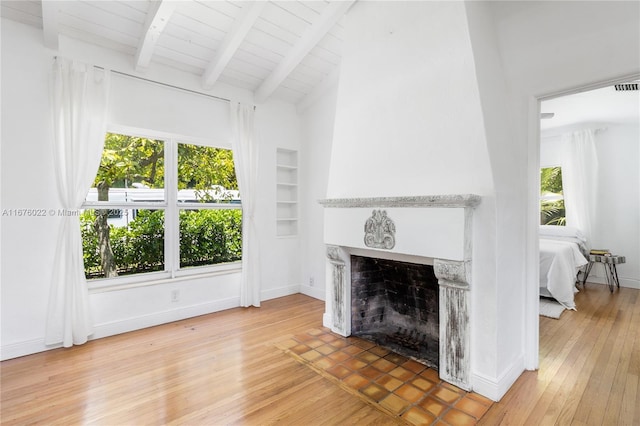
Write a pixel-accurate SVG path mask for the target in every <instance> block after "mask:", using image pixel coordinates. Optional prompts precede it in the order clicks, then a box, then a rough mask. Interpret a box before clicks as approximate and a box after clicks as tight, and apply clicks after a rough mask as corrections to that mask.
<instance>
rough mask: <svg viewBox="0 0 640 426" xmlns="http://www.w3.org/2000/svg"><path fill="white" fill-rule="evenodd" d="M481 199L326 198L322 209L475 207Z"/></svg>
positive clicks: (471, 196) (449, 196)
mask: <svg viewBox="0 0 640 426" xmlns="http://www.w3.org/2000/svg"><path fill="white" fill-rule="evenodd" d="M480 199H481V197H480V196H479V195H475V194H447V195H418V196H405V197H371V198H328V199H325V200H319V201H318V202H319V203H320V204H321V205H322V206H323V207H338V208H351V207H354V208H355V207H448V208H453V207H475V206H477V205H478V204H480Z"/></svg>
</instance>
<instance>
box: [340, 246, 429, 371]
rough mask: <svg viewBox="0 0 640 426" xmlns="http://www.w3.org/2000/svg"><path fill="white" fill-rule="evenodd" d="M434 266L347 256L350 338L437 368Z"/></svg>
mask: <svg viewBox="0 0 640 426" xmlns="http://www.w3.org/2000/svg"><path fill="white" fill-rule="evenodd" d="M438 291H439V290H438V279H437V278H436V276H435V274H434V272H433V266H431V265H422V264H415V263H406V262H398V261H393V260H386V259H378V258H370V257H362V256H351V305H352V306H351V308H352V309H351V334H353V335H354V336H359V337H362V338H365V339H368V340H371V341H373V342H375V343H377V344H378V345H380V346H384V347H387V348H388V349H391V350H393V351H395V352H397V353H400V354H402V355H405V356H409V357H412V358H414V359H416V360H418V361H421V362H423V363H425V364H427V365H429V366H430V367H434V368H438V358H439V346H438V345H439V335H440V332H439V323H438V316H439V306H438V305H439V295H438Z"/></svg>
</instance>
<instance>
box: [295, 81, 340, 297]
mask: <svg viewBox="0 0 640 426" xmlns="http://www.w3.org/2000/svg"><path fill="white" fill-rule="evenodd" d="M336 97H337V84H334V85H333V86H332V87H330V88H329V89H328V90H327V92H326V93H325V94H324V96H322V97H321V98H320V99H318V100H317V101H316V102H315V103H313V104H312V105H311V106H309V107H308V108H306V109H305V110H303V111H301V112H300V121H301V125H302V139H301V140H302V142H301V150H300V154H301V157H300V183H301V188H303V191H302V192H301V194H300V216H301V218H302V221H301V237H302V257H303V262H302V265H303V266H302V286H301V292H302V293H305V294H307V295H309V296H313V297H315V298H318V299H322V300H324V299H325V267H326V264H325V259H326V246H325V244H324V240H323V232H324V219H323V214H324V209H323V207H322V206H321V205H320V204H319V203H318V200H322V199H325V198H326V196H327V181H328V179H329V162H330V160H331V146H332V141H333V124H334V119H335V112H336Z"/></svg>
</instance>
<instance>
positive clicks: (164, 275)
mask: <svg viewBox="0 0 640 426" xmlns="http://www.w3.org/2000/svg"><path fill="white" fill-rule="evenodd" d="M241 271H242V262H234V263H229V264H226V265H222V266H218V267H215V269H209V268H208V269H207V270H205V271H195V270H194V271H190V270H188V269H187V270H185V271H179V272H178V273H177V274H176V276H174V277H171V275H170V274H169V273H168V272H151V273H149V274H144V275H146V277H144V278H143V277H136V279H133V280H132V279H131V278H132V277H118V278H104V279H97V280H94V281H90V282H89V283H88V286H89V294H97V293H105V292H108V291H120V290H127V289H131V288H138V287H148V286H154V285H163V284H173V283H177V282H181V281H189V280H194V279H201V278H209V277H216V276H220V275H228V274H236V273H239V272H241Z"/></svg>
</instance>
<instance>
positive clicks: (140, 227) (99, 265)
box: [80, 209, 164, 279]
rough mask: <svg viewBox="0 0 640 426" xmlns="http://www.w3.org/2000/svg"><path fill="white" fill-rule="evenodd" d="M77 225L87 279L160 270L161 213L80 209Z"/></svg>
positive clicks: (161, 245) (161, 211)
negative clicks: (78, 226) (80, 236)
mask: <svg viewBox="0 0 640 426" xmlns="http://www.w3.org/2000/svg"><path fill="white" fill-rule="evenodd" d="M116 212H117V213H118V214H119V216H118V215H117V214H115V213H116ZM80 226H81V232H82V250H83V257H84V273H85V276H86V277H87V278H88V279H91V278H110V277H115V276H120V275H130V274H139V273H143V272H153V271H163V270H164V211H163V210H147V209H125V210H106V209H100V210H93V209H92V210H84V211H83V212H82V214H81V215H80Z"/></svg>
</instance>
